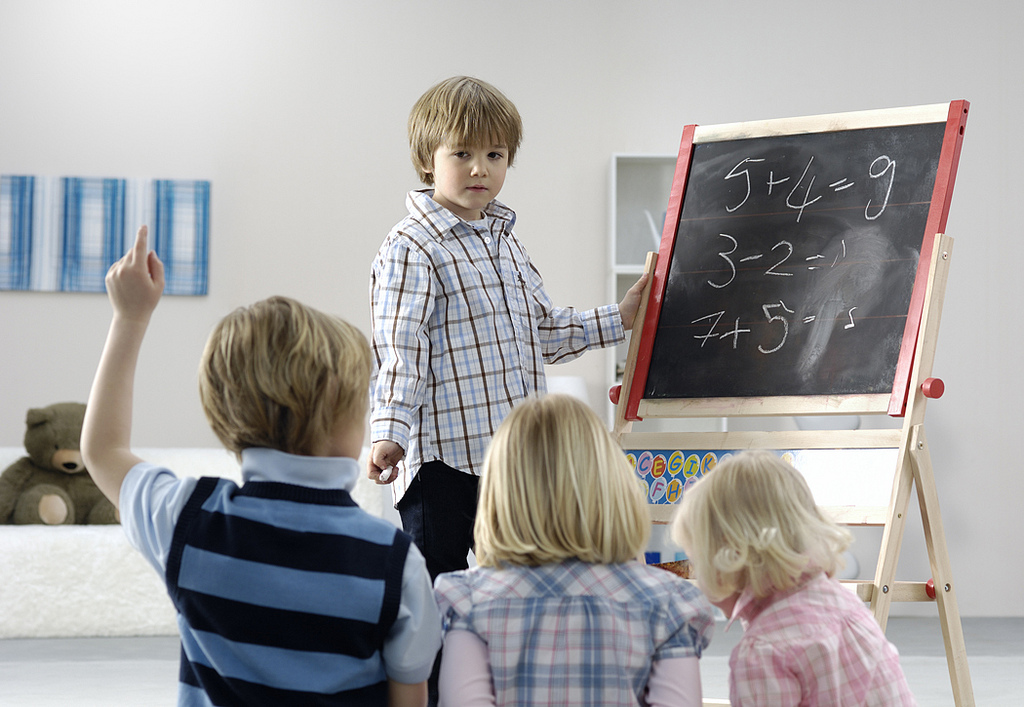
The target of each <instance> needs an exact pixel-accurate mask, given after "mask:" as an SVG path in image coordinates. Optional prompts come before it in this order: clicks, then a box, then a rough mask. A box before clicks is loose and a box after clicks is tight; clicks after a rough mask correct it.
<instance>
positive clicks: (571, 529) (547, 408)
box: [473, 395, 651, 567]
mask: <svg viewBox="0 0 1024 707" xmlns="http://www.w3.org/2000/svg"><path fill="white" fill-rule="evenodd" d="M595 417H596V416H595V414H594V412H593V411H592V410H591V409H590V408H589V407H587V406H586V405H583V404H581V403H580V402H579V401H577V400H576V399H575V398H571V397H568V396H558V395H553V396H549V397H548V398H546V399H543V400H541V399H535V400H531V401H530V402H529V403H524V404H521V405H519V406H518V407H516V409H515V410H513V412H512V414H511V415H510V416H509V418H508V422H507V423H506V424H504V425H502V426H501V427H500V428H499V429H498V431H497V432H496V433H495V435H494V438H493V439H492V440H491V446H490V448H489V450H488V452H487V459H486V461H485V463H484V473H483V477H482V480H481V486H480V502H479V507H478V509H477V515H476V523H475V525H474V528H473V536H474V539H475V545H474V548H473V552H474V554H475V555H476V558H477V563H478V564H479V565H482V566H484V567H500V566H501V565H503V564H512V565H528V566H534V567H535V566H538V565H545V564H549V563H552V562H561V561H562V560H567V559H570V558H576V559H579V560H582V561H583V562H594V563H601V564H611V563H616V562H627V561H629V560H631V559H633V558H635V557H637V555H639V554H640V553H641V552H642V551H643V549H644V547H645V546H646V545H647V540H648V538H649V537H650V534H651V521H650V517H649V516H648V514H647V505H646V502H645V499H644V496H643V494H642V492H641V490H640V486H639V484H638V483H637V480H636V477H635V476H634V475H633V472H632V470H631V469H630V467H629V462H628V461H627V460H626V456H625V455H624V454H623V453H622V449H621V448H620V447H619V446H618V445H617V444H615V442H614V440H612V438H611V436H610V435H609V434H608V432H607V431H606V430H605V428H604V427H603V426H602V425H601V424H600V422H599V421H597V420H595Z"/></svg>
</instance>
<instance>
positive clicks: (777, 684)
mask: <svg viewBox="0 0 1024 707" xmlns="http://www.w3.org/2000/svg"><path fill="white" fill-rule="evenodd" d="M672 538H673V539H674V540H675V541H676V542H677V543H679V544H680V545H681V546H682V547H683V548H684V549H685V550H686V552H687V554H688V555H689V558H690V561H691V563H692V564H693V571H694V575H695V578H696V580H697V584H698V585H699V586H700V588H701V589H702V590H703V591H704V593H705V594H706V595H707V597H708V598H709V599H710V600H711V601H712V602H713V603H714V604H716V605H717V606H718V607H720V608H721V609H722V610H723V611H724V612H725V614H726V617H727V618H729V619H730V622H729V625H731V623H732V621H735V620H737V619H738V620H739V621H740V622H741V623H742V624H743V637H742V639H741V640H740V642H739V643H738V644H737V645H736V647H735V648H734V649H733V651H732V657H731V658H730V661H729V667H730V677H729V692H730V695H729V700H730V704H732V705H733V706H734V707H742V706H743V705H750V704H758V705H765V704H770V705H780V706H781V705H798V704H800V705H805V704H811V705H819V706H823V705H913V704H916V703H915V701H914V698H913V695H912V694H911V693H910V690H909V688H908V687H907V682H906V678H905V677H904V675H903V671H902V669H901V668H900V665H899V655H898V653H897V652H896V648H895V647H894V646H893V645H892V644H891V643H889V641H888V640H887V639H886V638H885V634H884V633H882V631H881V629H880V628H879V626H878V623H877V622H876V621H875V619H874V617H873V616H872V615H871V613H870V612H869V611H868V610H867V608H866V607H865V606H864V604H863V603H862V602H861V601H860V599H859V598H858V597H857V595H856V594H855V593H853V592H852V591H849V590H847V589H845V588H843V587H842V586H840V584H839V582H838V580H836V579H835V574H836V572H838V571H839V570H840V569H841V568H842V565H843V558H842V555H843V552H845V551H846V549H847V547H849V545H850V542H851V539H852V538H851V536H850V534H849V533H848V532H847V531H846V530H844V529H843V528H841V527H839V526H838V525H836V524H835V522H833V521H832V520H831V519H829V518H828V517H827V516H826V515H825V514H824V513H822V511H821V510H820V509H819V508H818V507H817V506H816V505H815V503H814V497H813V495H812V494H811V490H810V488H809V487H808V485H807V482H806V481H805V480H804V477H803V476H802V475H801V474H800V472H798V471H797V470H796V469H795V468H793V466H792V465H790V464H788V463H787V462H785V461H784V460H782V459H781V458H780V457H779V456H777V455H776V454H773V453H771V452H743V453H741V454H738V455H736V456H734V457H731V458H728V459H726V460H725V461H723V462H722V463H720V464H719V465H718V466H717V467H715V468H714V469H713V470H712V471H710V472H708V474H707V475H706V476H705V477H704V478H702V479H701V480H700V481H698V482H697V483H696V484H694V485H693V486H692V487H690V488H689V489H686V490H685V491H684V493H683V500H682V503H681V504H680V507H679V510H678V512H677V513H676V517H675V519H674V520H673V523H672ZM726 629H728V626H727V627H726Z"/></svg>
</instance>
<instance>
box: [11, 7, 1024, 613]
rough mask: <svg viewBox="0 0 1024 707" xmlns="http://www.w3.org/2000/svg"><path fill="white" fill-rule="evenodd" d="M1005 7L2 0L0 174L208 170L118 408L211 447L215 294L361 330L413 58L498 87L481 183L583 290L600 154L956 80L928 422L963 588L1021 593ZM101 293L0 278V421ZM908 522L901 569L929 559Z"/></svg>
mask: <svg viewBox="0 0 1024 707" xmlns="http://www.w3.org/2000/svg"><path fill="white" fill-rule="evenodd" d="M1022 20H1024V10H1022V9H1021V6H1020V5H1019V4H1015V3H1002V2H1001V3H997V2H992V1H988V0H982V1H980V2H974V3H970V4H966V5H965V4H963V3H960V2H954V1H952V0H927V1H926V0H911V1H908V2H901V3H890V2H859V3H848V4H845V5H840V4H838V3H821V2H816V1H809V2H789V3H787V2H783V3H764V2H753V1H752V2H746V3H724V2H723V3H705V4H703V6H698V5H697V4H696V3H692V2H629V3H624V2H618V1H611V0H600V1H595V0H589V1H586V0H584V1H576V2H556V1H547V0H544V1H536V0H525V1H524V0H517V1H515V2H507V3H496V2H462V1H456V0H447V1H441V2H429V3H426V2H420V3H414V2H408V3H406V2H388V1H367V2H327V1H320V2H314V1H310V0H288V1H285V0H280V1H274V2H271V1H263V2H251V1H245V2H243V1H241V0H239V1H229V0H202V1H201V2H165V1H163V0H149V1H147V2H131V1H117V0H106V1H100V0H88V1H80V2H72V1H67V2H60V1H57V0H0V172H2V173H4V174H33V175H54V176H64V175H81V176H89V175H93V176H113V177H167V178H197V179H210V180H211V181H212V183H213V192H212V194H213V195H212V221H211V228H212V237H211V256H210V257H211V269H210V273H211V274H210V294H209V296H207V297H203V298H168V299H166V300H165V301H164V302H163V303H162V304H161V305H160V307H159V309H158V310H157V313H156V315H155V318H154V322H153V326H152V332H151V335H150V338H149V340H148V341H147V343H146V345H145V348H144V351H143V355H142V361H141V365H140V370H139V382H138V385H137V402H136V428H135V436H134V440H135V443H136V444H137V445H140V446H174V445H189V446H205V445H214V444H215V440H214V438H213V436H212V434H211V433H210V432H209V431H208V429H207V427H206V422H205V420H204V418H203V415H202V413H201V411H200V408H199V405H198V401H197V395H196V392H195V366H196V362H197V360H198V357H199V353H200V350H201V348H202V344H203V341H204V340H205V338H206V335H207V332H208V331H209V328H210V327H211V326H212V324H213V323H214V322H215V321H216V320H217V319H218V318H219V317H221V316H222V315H223V314H225V313H226V312H227V311H228V310H230V309H231V308H233V307H236V306H239V305H242V304H247V303H249V302H251V301H254V300H256V299H260V298H263V297H265V296H268V295H270V294H275V293H280V294H286V295H290V296H293V297H297V298H299V299H302V300H304V301H306V302H308V303H310V304H312V305H314V306H317V307H320V308H322V309H325V310H327V311H331V312H334V313H337V314H339V315H341V316H343V317H345V318H347V319H349V320H351V321H352V322H354V323H355V324H357V325H359V326H360V327H362V328H363V329H364V330H367V331H368V330H369V324H370V323H369V317H368V298H367V271H368V268H369V264H370V261H371V259H372V258H373V255H374V253H375V252H376V249H377V246H378V244H379V242H380V240H381V239H382V238H383V236H384V235H385V233H386V232H387V230H388V228H389V227H390V226H391V225H392V224H393V223H394V222H395V221H396V220H397V219H398V218H399V217H400V216H402V215H403V198H404V193H405V191H406V190H407V189H409V188H413V187H416V186H417V184H416V181H415V174H414V172H413V170H412V168H411V166H410V164H409V160H408V157H407V147H406V143H405V120H406V116H407V114H408V110H409V108H410V107H411V105H412V103H413V102H414V101H415V99H416V98H417V97H418V96H419V94H420V93H421V92H422V91H423V90H424V89H426V88H427V87H428V86H429V85H431V84H432V83H434V82H436V81H437V80H440V79H442V78H445V77H447V76H449V75H453V74H457V73H466V74H471V75H476V76H479V77H481V78H484V79H486V80H489V81H491V82H493V83H494V84H496V85H497V86H498V87H500V88H501V89H503V90H504V91H505V92H506V93H507V94H508V95H509V96H510V97H511V98H512V99H513V100H514V101H515V102H516V103H517V105H518V107H519V108H520V110H521V112H522V114H523V116H524V119H525V123H526V137H525V142H524V144H523V147H522V151H521V156H520V158H519V160H518V165H517V166H516V168H515V169H514V170H513V171H512V172H511V174H510V177H509V179H508V181H507V183H506V188H505V191H504V192H503V194H502V198H503V199H504V200H505V201H506V202H507V203H509V204H510V205H512V206H513V207H514V208H516V209H517V210H518V212H519V225H518V232H519V235H520V237H521V238H522V239H523V240H524V241H525V242H526V244H527V246H528V247H529V248H530V249H531V252H532V254H533V257H534V260H535V261H536V263H537V264H538V266H539V267H540V269H541V271H542V272H544V273H545V275H546V278H547V282H548V285H549V289H550V291H551V293H552V295H553V297H554V298H555V299H556V301H558V302H559V303H563V304H573V305H577V306H581V307H590V306H595V305H598V304H603V303H604V300H605V296H606V293H605V282H606V274H607V268H608V266H609V264H608V262H607V248H606V246H605V242H606V238H607V228H608V224H607V208H606V200H607V197H608V193H607V192H608V188H607V174H608V165H609V159H610V155H611V154H612V153H614V152H630V153H674V152H675V150H676V149H677V146H678V140H679V136H680V132H681V129H682V127H683V125H685V124H688V123H702V124H714V123H725V122H733V121H739V120H755V119H761V118H773V117H784V116H793V115H809V114H817V113H829V112H839V111H848V110H861V109H868V108H885V107H895V106H904V105H915V104H921V103H936V102H943V101H948V100H953V99H959V98H966V99H968V100H970V101H971V102H972V114H971V117H970V119H969V121H968V129H967V135H966V138H965V142H964V148H963V156H962V160H961V164H960V171H959V175H958V178H957V184H956V193H955V195H954V198H953V204H952V209H951V212H950V217H949V222H948V228H947V230H948V232H949V233H950V234H952V235H953V236H954V237H955V238H956V250H955V255H954V261H953V267H952V274H951V278H950V282H949V288H948V291H947V296H946V303H945V310H944V321H943V331H942V337H941V340H940V342H939V347H938V355H937V360H936V363H935V374H936V375H937V376H939V377H941V378H943V379H944V380H945V382H946V385H947V393H946V395H945V396H944V397H943V398H942V399H941V400H938V401H934V402H933V403H932V404H931V405H930V407H929V411H928V425H927V426H928V433H929V434H928V437H929V440H930V441H931V444H932V448H933V459H934V462H935V466H936V472H937V474H938V484H939V492H940V498H941V499H942V503H943V514H944V516H943V518H944V522H945V528H946V534H947V537H948V539H949V545H950V552H951V555H952V561H953V568H954V573H955V577H956V578H957V580H958V587H959V600H960V608H961V611H962V613H964V614H965V615H975V616H982V615H1016V616H1020V615H1024V605H1022V603H1021V601H1020V599H1019V597H1020V594H1021V592H1020V587H1021V586H1022V585H1024V569H1022V564H1024V554H1022V552H1021V549H1020V542H1021V538H1024V520H1022V519H1024V513H1021V512H1020V510H1019V506H1020V504H1021V499H1024V481H1022V476H1024V475H1022V474H1021V466H1022V465H1021V463H1020V461H1019V457H1018V453H1017V449H1016V446H1017V444H1016V442H1017V440H1018V435H1019V434H1020V428H1021V424H1020V423H1021V421H1022V419H1021V418H1022V416H1021V414H1020V412H1019V410H1020V401H1021V399H1022V397H1024V396H1022V392H1024V390H1022V384H1021V380H1022V377H1021V376H1020V375H1017V374H1016V371H1015V370H1014V369H1013V368H1012V365H1014V364H1013V363H1012V362H1013V361H1019V360H1020V354H1019V351H1020V349H1021V343H1022V335H1021V320H1020V317H1019V315H1018V314H1017V308H1016V307H1013V306H1012V305H1011V303H1014V302H1015V301H1016V300H1017V298H1018V295H1017V288H1018V284H1019V280H1020V278H1019V277H1018V276H1017V270H1018V267H1019V265H1018V264H1019V263H1021V262H1024V258H1022V257H1021V256H1022V248H1024V246H1022V242H1024V241H1022V239H1021V233H1020V227H1019V222H1020V216H1019V215H1018V214H1016V213H1015V209H1014V206H1015V205H1016V204H1018V203H1019V202H1020V194H1021V193H1024V180H1022V177H1021V170H1020V169H1019V166H1018V164H1017V162H1018V159H1017V155H1018V153H1019V150H1018V149H1016V142H1017V140H1016V139H1015V136H1014V135H1013V132H1012V131H1013V129H1014V128H1016V127H1017V124H1018V123H1019V116H1020V115H1022V114H1024V105H1022V104H1024V99H1022V92H1021V90H1020V88H1019V76H1020V74H1021V70H1022V68H1024V67H1022V58H1024V50H1022V49H1021V48H1020V43H1019V36H1020V34H1021V30H1022V29H1024V21H1022ZM108 321H109V308H108V305H107V302H106V300H105V298H104V297H103V296H99V295H82V294H67V295H63V294H45V293H23V292H2V293H0V337H2V343H0V346H2V351H3V365H2V366H0V401H2V404H0V446H11V445H15V446H16V445H20V444H21V438H22V434H23V425H24V414H25V410H26V409H27V408H29V407H33V406H38V405H45V404H49V403H51V402H57V401H62V400H85V398H86V396H87V395H88V388H89V384H90V381H91V377H92V372H93V368H94V366H95V364H96V360H97V358H98V356H99V352H100V348H101V346H102V342H103V338H104V335H105V329H106V326H107V323H108ZM604 371H605V359H604V358H603V356H602V355H601V354H591V355H590V356H589V357H586V358H584V360H582V361H579V362H576V363H572V364H569V366H568V367H567V368H563V369H562V371H560V372H563V373H568V374H572V375H582V376H585V377H586V379H587V381H588V383H589V386H590V397H591V400H592V401H601V400H603V396H604V395H605V383H604V380H603V378H604ZM914 522H917V521H914V520H912V522H911V527H912V530H911V531H908V537H907V541H906V542H905V543H904V550H903V555H902V559H901V565H900V567H901V572H900V575H901V576H903V575H905V576H906V578H908V579H923V578H925V577H926V576H927V560H926V558H925V556H924V550H923V544H922V543H921V542H920V540H919V539H917V538H915V537H913V527H914V526H913V523H914ZM919 525H920V524H919V522H917V527H919ZM898 610H899V608H898V607H897V608H896V609H894V613H895V612H896V611H898ZM929 610H931V609H929Z"/></svg>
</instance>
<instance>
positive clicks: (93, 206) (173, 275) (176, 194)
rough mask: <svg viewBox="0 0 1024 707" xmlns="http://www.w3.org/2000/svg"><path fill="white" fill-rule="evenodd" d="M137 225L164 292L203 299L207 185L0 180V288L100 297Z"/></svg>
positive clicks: (74, 179) (206, 270) (92, 179)
mask: <svg viewBox="0 0 1024 707" xmlns="http://www.w3.org/2000/svg"><path fill="white" fill-rule="evenodd" d="M142 224H148V225H149V234H150V236H149V238H150V244H151V247H152V248H153V250H155V251H156V253H157V255H159V256H160V259H161V260H162V261H163V262H164V268H165V274H166V279H167V284H166V288H165V290H164V292H165V293H166V294H169V295H205V294H206V292H207V286H208V277H209V267H208V264H209V239H210V183H209V182H208V181H202V180H170V179H108V178H100V177H31V176H13V175H3V176H0V290H38V291H49V292H103V291H104V285H103V278H104V277H105V276H106V274H107V270H108V269H109V268H110V266H111V265H112V264H113V263H114V261H115V260H117V259H118V258H120V257H121V256H122V255H123V254H124V252H125V250H126V249H127V248H128V247H129V246H130V245H131V244H132V242H133V241H134V239H135V231H136V230H137V228H138V227H139V226H140V225H142Z"/></svg>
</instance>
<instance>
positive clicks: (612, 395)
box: [608, 384, 622, 405]
mask: <svg viewBox="0 0 1024 707" xmlns="http://www.w3.org/2000/svg"><path fill="white" fill-rule="evenodd" d="M621 392H622V385H621V384H619V385H613V386H612V387H611V388H609V389H608V399H609V400H611V401H612V403H613V404H615V405H618V404H619V394H620V393H621Z"/></svg>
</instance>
